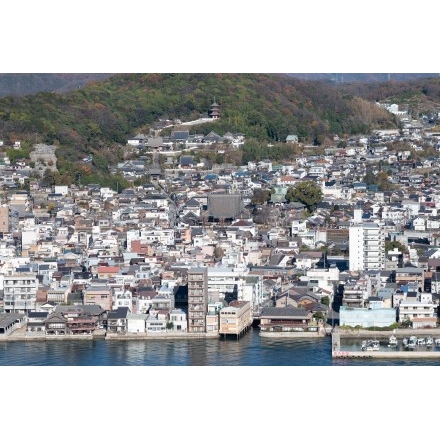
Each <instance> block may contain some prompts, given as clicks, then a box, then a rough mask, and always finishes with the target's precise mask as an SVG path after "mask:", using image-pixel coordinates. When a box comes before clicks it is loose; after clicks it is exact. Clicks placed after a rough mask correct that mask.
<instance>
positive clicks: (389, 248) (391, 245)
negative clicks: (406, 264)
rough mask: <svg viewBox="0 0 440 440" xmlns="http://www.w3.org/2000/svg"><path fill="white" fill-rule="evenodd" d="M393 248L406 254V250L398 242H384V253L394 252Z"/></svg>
mask: <svg viewBox="0 0 440 440" xmlns="http://www.w3.org/2000/svg"><path fill="white" fill-rule="evenodd" d="M395 248H397V250H398V251H399V252H407V251H408V250H407V248H406V246H405V245H403V244H402V243H400V241H396V240H393V241H385V253H388V252H389V251H392V250H394V249H395Z"/></svg>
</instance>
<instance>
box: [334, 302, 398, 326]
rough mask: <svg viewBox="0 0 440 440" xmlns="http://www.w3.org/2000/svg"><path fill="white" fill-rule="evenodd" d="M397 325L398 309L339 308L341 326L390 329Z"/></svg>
mask: <svg viewBox="0 0 440 440" xmlns="http://www.w3.org/2000/svg"><path fill="white" fill-rule="evenodd" d="M394 323H396V309H390V308H369V309H366V308H354V307H346V306H341V307H340V308H339V325H341V326H343V325H347V326H350V327H356V326H361V327H364V328H368V327H389V326H390V325H392V324H394Z"/></svg>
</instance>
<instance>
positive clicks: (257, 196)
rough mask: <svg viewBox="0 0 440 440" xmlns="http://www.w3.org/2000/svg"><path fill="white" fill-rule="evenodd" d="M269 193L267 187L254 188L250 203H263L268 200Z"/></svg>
mask: <svg viewBox="0 0 440 440" xmlns="http://www.w3.org/2000/svg"><path fill="white" fill-rule="evenodd" d="M270 194H271V192H270V190H268V189H261V188H255V189H254V192H253V195H252V199H251V203H252V204H253V205H263V204H264V203H266V202H268V201H269V200H270Z"/></svg>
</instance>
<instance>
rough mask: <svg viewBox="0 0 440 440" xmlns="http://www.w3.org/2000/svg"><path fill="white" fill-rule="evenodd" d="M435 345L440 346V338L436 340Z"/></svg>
mask: <svg viewBox="0 0 440 440" xmlns="http://www.w3.org/2000/svg"><path fill="white" fill-rule="evenodd" d="M434 344H435V345H437V346H440V338H436V339H434Z"/></svg>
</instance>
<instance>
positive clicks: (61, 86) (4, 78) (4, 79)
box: [0, 73, 111, 98]
mask: <svg viewBox="0 0 440 440" xmlns="http://www.w3.org/2000/svg"><path fill="white" fill-rule="evenodd" d="M110 76H111V74H109V73H0V97H1V98H3V97H4V96H23V95H32V94H35V93H40V92H57V93H63V92H67V91H70V90H77V89H79V88H81V87H83V86H84V85H86V84H88V83H90V82H93V81H102V80H103V79H106V78H108V77H110Z"/></svg>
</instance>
